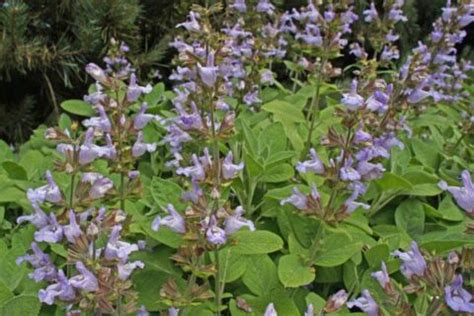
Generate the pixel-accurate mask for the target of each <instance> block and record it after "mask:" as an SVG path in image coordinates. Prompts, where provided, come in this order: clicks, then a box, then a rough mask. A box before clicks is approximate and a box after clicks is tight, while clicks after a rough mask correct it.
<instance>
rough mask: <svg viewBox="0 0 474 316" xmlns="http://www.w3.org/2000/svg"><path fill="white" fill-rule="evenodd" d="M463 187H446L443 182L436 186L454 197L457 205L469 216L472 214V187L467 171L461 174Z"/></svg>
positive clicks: (473, 199)
mask: <svg viewBox="0 0 474 316" xmlns="http://www.w3.org/2000/svg"><path fill="white" fill-rule="evenodd" d="M461 177H462V181H463V184H464V186H463V187H455V186H448V184H447V183H446V182H445V181H440V182H439V183H438V186H439V187H440V188H441V189H442V190H447V191H449V193H451V194H452V195H453V196H454V199H455V200H456V202H457V203H458V205H459V206H460V207H461V208H462V209H464V210H465V211H466V212H468V213H469V214H474V185H473V183H472V180H471V175H470V173H469V171H468V170H464V171H463V172H462V173H461Z"/></svg>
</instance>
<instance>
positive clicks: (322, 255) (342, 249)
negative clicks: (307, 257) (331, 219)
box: [314, 233, 362, 267]
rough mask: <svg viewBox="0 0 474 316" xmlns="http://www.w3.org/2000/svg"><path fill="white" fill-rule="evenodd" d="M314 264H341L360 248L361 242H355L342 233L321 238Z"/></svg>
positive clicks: (328, 265) (333, 265)
mask: <svg viewBox="0 0 474 316" xmlns="http://www.w3.org/2000/svg"><path fill="white" fill-rule="evenodd" d="M321 244H322V245H321V248H320V249H319V250H318V251H317V255H316V259H315V260H314V264H316V265H317V266H322V267H335V266H338V265H341V264H343V263H344V262H346V261H347V260H349V259H350V258H351V257H352V256H353V255H355V254H356V253H357V252H358V251H360V249H361V248H362V243H361V242H355V241H353V240H351V238H350V237H349V236H348V235H346V234H343V233H332V234H329V235H327V236H326V237H324V238H323V239H322V242H321Z"/></svg>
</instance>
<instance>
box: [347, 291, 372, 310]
mask: <svg viewBox="0 0 474 316" xmlns="http://www.w3.org/2000/svg"><path fill="white" fill-rule="evenodd" d="M354 306H355V307H358V308H360V309H361V310H362V311H364V312H365V313H367V315H368V316H378V315H379V307H378V305H377V303H376V302H375V300H374V299H373V297H372V295H370V292H369V291H368V290H363V291H362V296H361V297H359V298H358V299H356V300H352V301H350V302H347V307H349V308H353V307H354Z"/></svg>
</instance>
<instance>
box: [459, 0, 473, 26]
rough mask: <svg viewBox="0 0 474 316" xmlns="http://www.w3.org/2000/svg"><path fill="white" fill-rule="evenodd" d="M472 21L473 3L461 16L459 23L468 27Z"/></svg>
mask: <svg viewBox="0 0 474 316" xmlns="http://www.w3.org/2000/svg"><path fill="white" fill-rule="evenodd" d="M472 22H474V9H473V7H472V4H471V6H470V7H469V9H468V12H467V13H466V14H464V15H462V16H461V17H460V18H459V22H458V23H459V26H460V27H466V26H468V25H469V24H471V23H472Z"/></svg>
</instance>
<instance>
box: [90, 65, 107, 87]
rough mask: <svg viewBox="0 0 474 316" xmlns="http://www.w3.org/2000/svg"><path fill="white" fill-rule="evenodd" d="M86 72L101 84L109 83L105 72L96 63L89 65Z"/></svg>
mask: <svg viewBox="0 0 474 316" xmlns="http://www.w3.org/2000/svg"><path fill="white" fill-rule="evenodd" d="M86 72H87V73H88V74H89V75H90V76H91V77H92V78H94V79H95V80H97V81H99V82H100V83H107V81H108V78H107V75H106V74H105V71H104V70H103V69H102V68H100V67H99V66H97V65H96V64H94V63H90V64H87V66H86Z"/></svg>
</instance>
